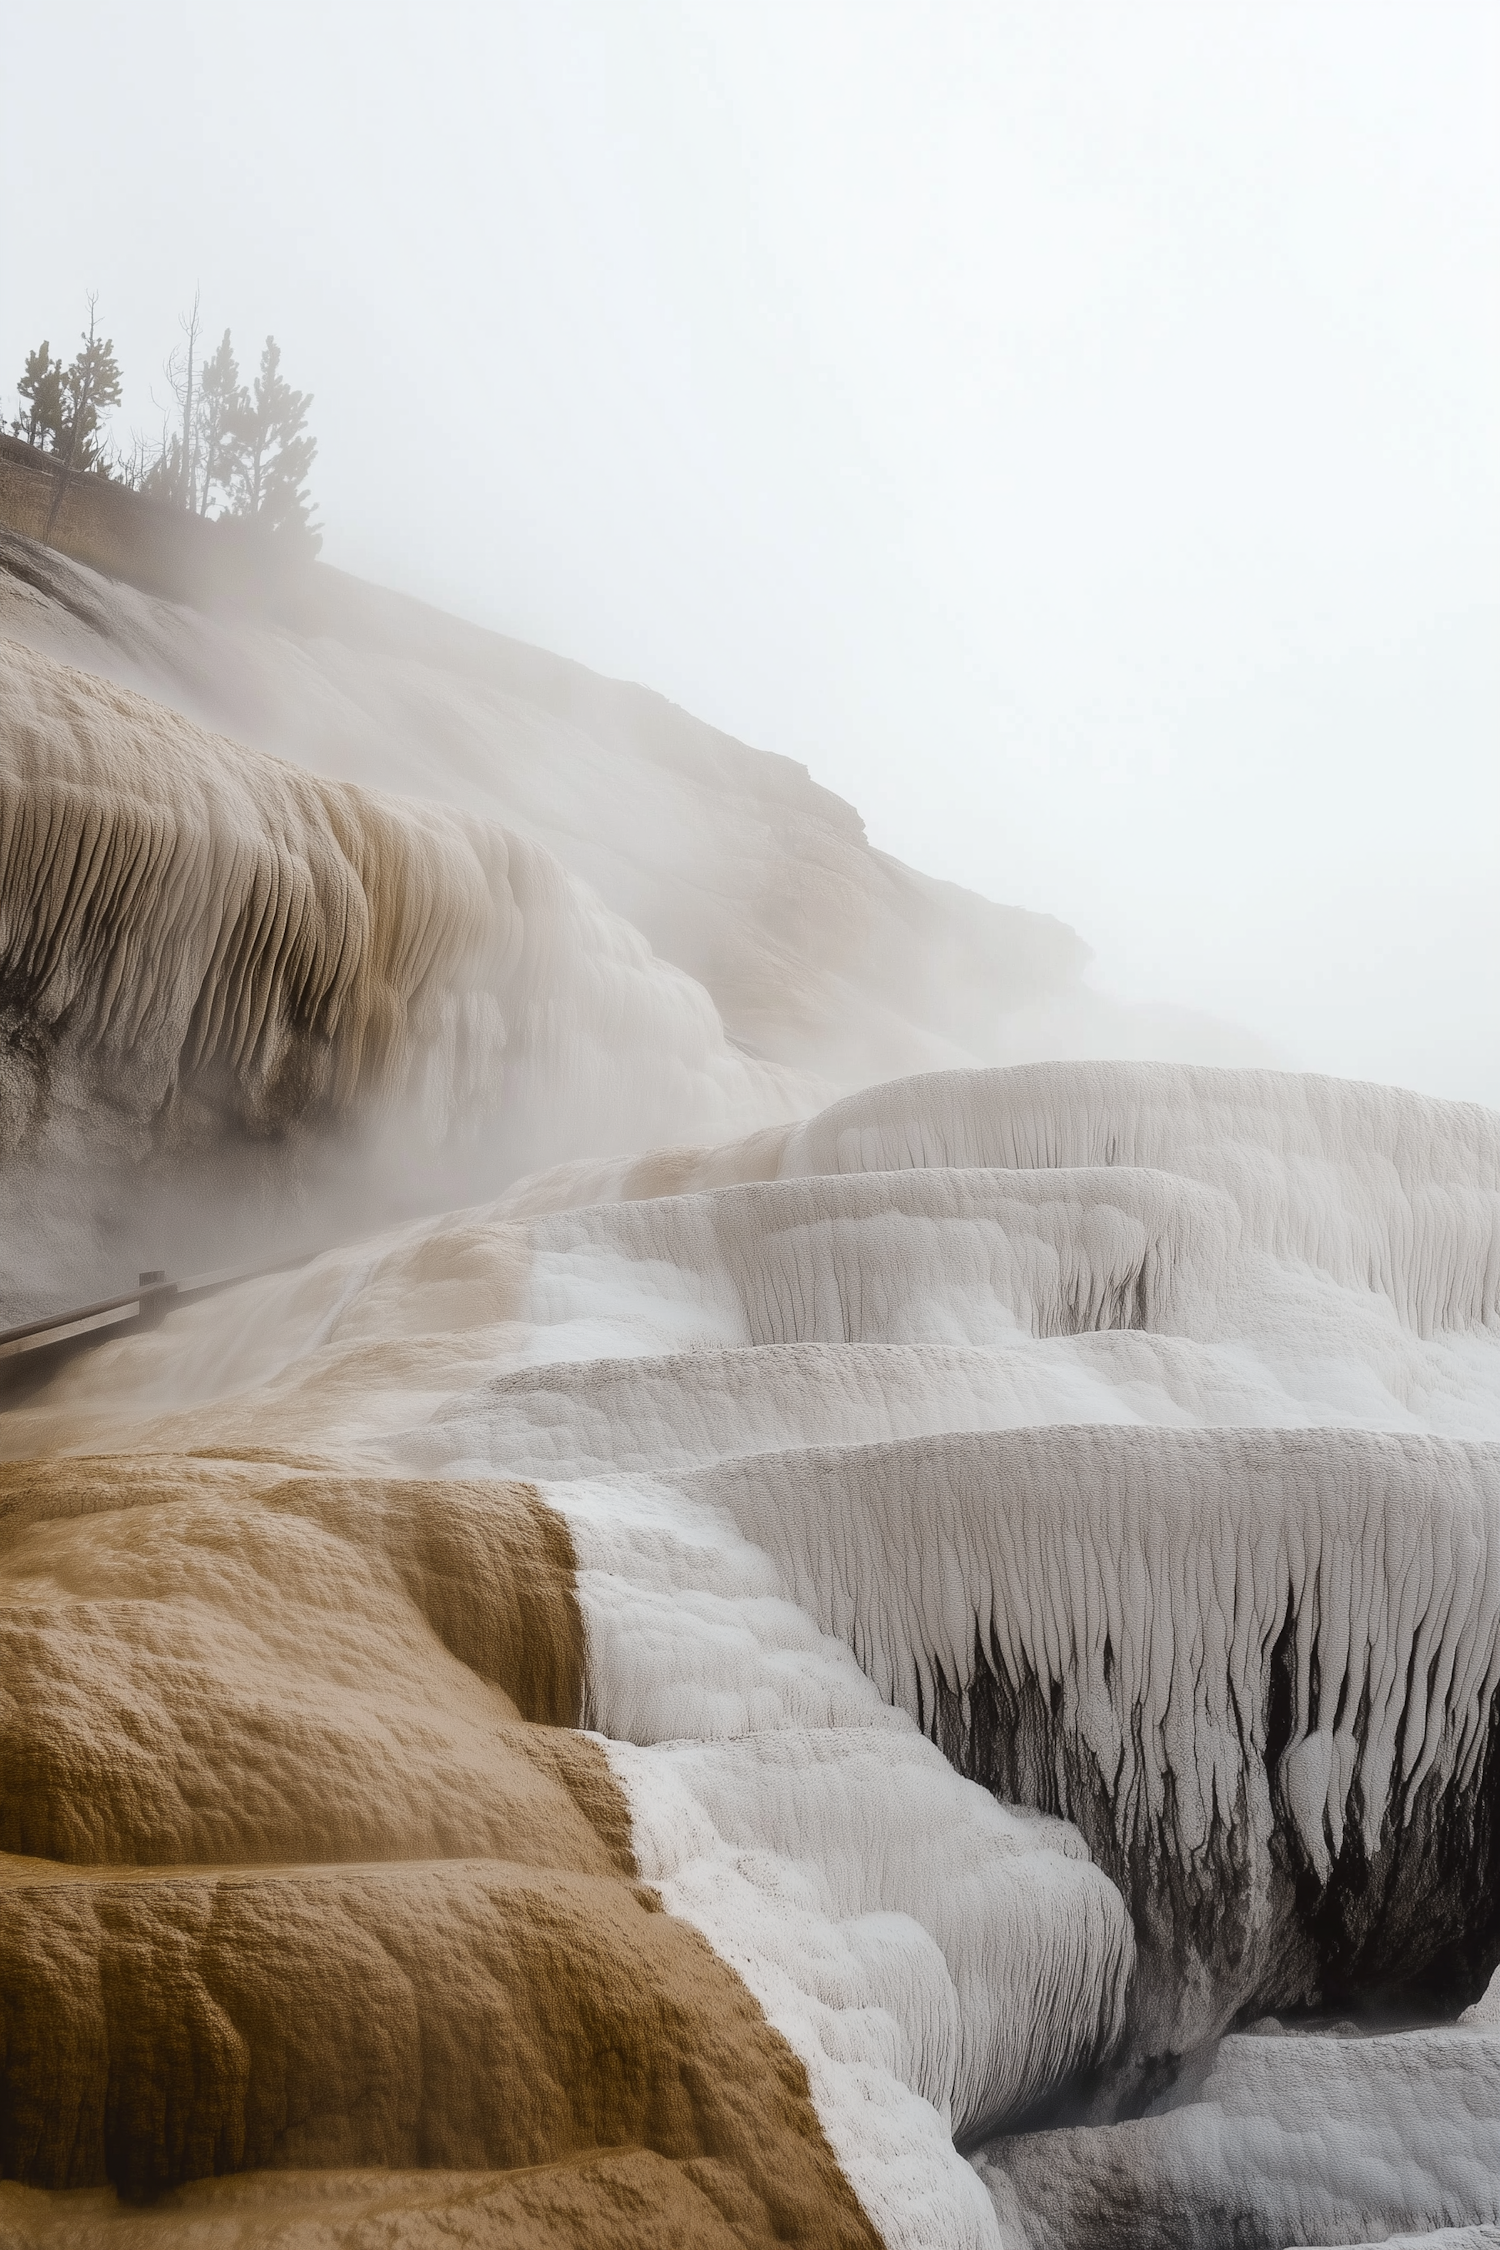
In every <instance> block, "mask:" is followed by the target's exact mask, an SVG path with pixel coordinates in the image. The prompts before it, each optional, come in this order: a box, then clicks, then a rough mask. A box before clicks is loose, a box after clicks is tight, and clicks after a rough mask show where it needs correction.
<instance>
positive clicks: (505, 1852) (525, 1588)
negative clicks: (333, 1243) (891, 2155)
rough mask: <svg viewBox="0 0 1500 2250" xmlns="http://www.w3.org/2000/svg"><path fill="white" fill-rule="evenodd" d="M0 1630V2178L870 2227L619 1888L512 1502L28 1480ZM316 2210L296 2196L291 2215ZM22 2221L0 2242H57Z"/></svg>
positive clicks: (299, 1468)
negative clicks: (228, 2176)
mask: <svg viewBox="0 0 1500 2250" xmlns="http://www.w3.org/2000/svg"><path fill="white" fill-rule="evenodd" d="M0 1635H3V1640H4V1659H3V1666H0V1673H3V1678H4V1682H5V1699H4V1709H3V1720H0V1736H3V1748H0V1774H3V1782H0V1843H3V1847H4V1852H5V1855H6V1856H5V1857H4V1858H3V1859H0V2011H3V2038H0V2057H3V2060H0V2166H3V2170H4V2173H5V2175H6V2176H7V2177H8V2178H9V2179H11V2180H13V2181H18V2182H21V2183H27V2184H30V2185H32V2186H35V2187H44V2188H51V2189H74V2188H90V2187H97V2186H99V2185H102V2184H103V2183H105V2182H109V2183H110V2184H112V2185H113V2186H114V2187H115V2188H116V2189H118V2190H119V2191H120V2193H121V2194H122V2195H123V2196H124V2197H125V2198H126V2199H127V2200H131V2199H134V2200H137V2201H138V2200H139V2199H141V2198H143V2197H144V2198H150V2197H154V2196H156V2195H158V2194H160V2193H162V2192H163V2191H165V2190H170V2189H173V2188H175V2187H176V2186H177V2185H178V2184H179V2183H182V2182H185V2181H191V2180H195V2179H201V2178H205V2177H211V2176H212V2175H214V2174H217V2173H224V2172H239V2171H244V2170H248V2169H255V2168H263V2167H267V2166H270V2167H274V2168H276V2169H278V2170H284V2169H287V2168H290V2169H292V2170H294V2171H296V2170H303V2171H305V2170H306V2169H307V2168H309V2167H313V2168H317V2169H319V2170H321V2169H325V2168H332V2169H333V2170H335V2171H337V2170H338V2169H339V2168H341V2167H342V2168H345V2169H347V2168H348V2167H351V2166H352V2167H364V2168H368V2167H372V2166H378V2167H383V2168H391V2169H394V2170H395V2171H397V2172H400V2171H401V2170H403V2169H408V2170H409V2169H411V2168H413V2167H423V2168H427V2167H436V2168H438V2169H439V2170H440V2171H441V2170H447V2171H454V2170H458V2171H467V2172H473V2171H480V2172H482V2171H484V2170H485V2169H487V2168H496V2167H500V2168H507V2169H513V2168H523V2169H525V2168H532V2167H539V2166H540V2167H546V2168H548V2169H546V2170H544V2171H541V2172H536V2171H531V2172H530V2173H529V2176H528V2177H527V2178H525V2179H524V2180H520V2181H513V2182H509V2183H507V2182H499V2181H491V2182H485V2181H483V2180H479V2181H476V2180H473V2179H469V2178H465V2179H462V2180H459V2181H456V2182H453V2183H451V2184H450V2185H449V2186H448V2187H447V2188H446V2189H445V2187H444V2185H443V2183H441V2182H438V2183H435V2185H434V2187H432V2188H424V2189H422V2190H421V2191H420V2192H419V2191H417V2190H416V2189H415V2188H411V2187H409V2188H408V2189H407V2190H406V2191H405V2193H406V2199H407V2201H408V2203H410V2204H411V2205H412V2206H413V2207H414V2209H413V2211H411V2212H409V2213H408V2215H407V2217H406V2218H404V2219H402V2220H401V2221H400V2222H399V2223H400V2226H401V2228H402V2232H401V2233H400V2235H399V2239H401V2240H406V2241H412V2242H422V2241H425V2240H429V2239H430V2240H432V2241H436V2240H438V2239H439V2237H440V2236H441V2239H443V2240H445V2241H446V2240H449V2239H452V2236H451V2235H449V2234H448V2233H446V2232H444V2231H443V2230H444V2228H445V2227H446V2225H447V2218H446V2212H447V2210H448V2207H449V2205H450V2204H451V2205H452V2206H453V2208H454V2209H456V2210H457V2211H458V2212H459V2214H460V2220H459V2222H458V2223H460V2224H463V2223H467V2222H466V2221H465V2220H464V2219H463V2217H462V2214H464V2213H466V2212H467V2213H469V2214H470V2215H471V2216H472V2217H473V2218H474V2223H475V2224H476V2225H478V2224H482V2225H484V2226H490V2227H500V2226H501V2225H502V2224H503V2225H504V2226H505V2227H506V2229H507V2230H510V2231H507V2233H506V2235H505V2237H504V2238H505V2239H507V2240H515V2241H517V2242H519V2243H530V2242H537V2243H549V2244H561V2243H563V2242H578V2243H581V2244H593V2243H595V2242H600V2243H614V2242H618V2241H619V2240H621V2233H620V2229H621V2227H622V2226H629V2225H630V2224H631V2219H630V2214H631V2213H632V2211H634V2212H636V2213H639V2211H640V2209H641V2205H642V2202H643V2199H644V2198H645V2197H646V2196H647V2195H649V2199H650V2202H651V2205H652V2207H653V2209H658V2210H659V2211H660V2214H661V2224H662V2225H663V2226H666V2227H669V2226H671V2225H673V2224H674V2223H675V2224H677V2225H678V2227H679V2230H680V2232H682V2233H683V2234H684V2235H685V2236H686V2237H687V2238H691V2235H692V2233H693V2232H694V2231H695V2230H696V2231H698V2232H699V2233H700V2235H701V2239H704V2240H707V2241H714V2240H724V2241H726V2242H727V2241H734V2242H737V2243H744V2244H752V2243H759V2242H766V2243H769V2242H772V2241H778V2242H780V2241H795V2242H802V2243H805V2244H807V2245H809V2246H811V2245H815V2244H816V2245H821V2244H824V2243H831V2242H838V2243H847V2244H850V2245H855V2244H867V2243H872V2242H873V2241H874V2239H875V2238H874V2236H873V2234H872V2232H871V2229H870V2227H869V2225H868V2222H867V2221H866V2220H865V2219H864V2218H863V2216H862V2215H861V2213H860V2211H859V2207H858V2205H857V2203H856V2202H855V2200H854V2197H853V2195H852V2194H851V2192H850V2190H849V2188H848V2186H847V2183H846V2182H845V2181H844V2179H843V2178H842V2176H841V2174H840V2172H839V2170H838V2167H837V2165H836V2164H835V2163H834V2161H833V2158H832V2156H831V2155H830V2153H829V2150H828V2147H827V2144H826V2142H825V2140H824V2138H823V2135H822V2133H821V2131H820V2129H819V2126H818V2121H817V2118H816V2115H815V2113H814V2111H813V2108H812V2105H811V2103H810V2101H809V2099H808V2092H807V2081H806V2075H805V2072H804V2071H803V2069H802V2066H801V2065H800V2063H798V2062H797V2060H796V2059H795V2058H794V2056H793V2055H792V2053H791V2052H790V2050H789V2049H788V2048H787V2047H786V2045H785V2043H784V2042H783V2041H782V2040H780V2039H779V2038H778V2037H777V2036H776V2034H775V2033H774V2032H773V2031H772V2030H771V2029H770V2028H769V2027H768V2025H767V2024H766V2022H765V2020H764V2017H763V2016H762V2014H761V2012H760V2010H759V2009H758V2008H757V2007H756V2005H755V2003H754V2001H753V2000H752V1999H751V1997H750V1995H749V1994H748V1993H747V1992H746V1991H745V1990H744V1988H743V1986H742V1985H741V1984H740V1983H739V1980H738V1979H737V1978H736V1977H735V1975H734V1973H733V1972H732V1970H731V1969H729V1968H728V1967H727V1966H726V1965H725V1964H724V1963H723V1962H722V1961H721V1960H720V1959H719V1958H718V1957H717V1956H716V1955H715V1954H714V1953H713V1952H712V1950H711V1949H710V1948H709V1947H708V1946H707V1945H706V1944H705V1943H704V1942H703V1940H702V1938H701V1937H699V1936H698V1935H697V1933H696V1932H694V1931H693V1930H691V1929H690V1928H689V1927H688V1926H687V1924H686V1923H684V1922H682V1921H681V1920H678V1919H676V1918H674V1917H672V1916H670V1915H667V1914H664V1913H663V1912H662V1911H661V1909H660V1904H659V1901H658V1899H657V1897H656V1895H655V1893H653V1892H652V1891H650V1890H648V1889H647V1888H645V1887H644V1886H643V1885H641V1884H640V1883H639V1881H638V1880H636V1879H635V1867H634V1862H633V1858H632V1854H631V1848H630V1842H629V1815H628V1810H627V1807H626V1804H625V1800H624V1798H623V1796H622V1794H621V1792H620V1790H619V1787H618V1785H617V1783H616V1782H615V1781H614V1779H613V1777H612V1775H611V1772H610V1769H609V1766H608V1764H607V1762H606V1760H605V1757H604V1755H603V1753H602V1751H601V1749H600V1747H599V1746H598V1745H597V1743H596V1742H595V1741H593V1740H592V1739H591V1738H589V1737H587V1736H585V1735H583V1734H580V1733H579V1732H577V1731H576V1722H577V1719H578V1717H579V1715H580V1711H581V1706H582V1700H583V1693H584V1676H583V1671H584V1648H583V1629H582V1623H581V1619H580V1616H579V1612H578V1607H577V1602H576V1596H575V1593H574V1570H573V1557H572V1551H571V1544H570V1541H569V1537H568V1533H567V1531H566V1528H565V1526H564V1525H563V1523H562V1522H561V1520H560V1519H559V1518H558V1517H557V1516H556V1514H555V1513H553V1512H552V1511H551V1510H549V1509H548V1508H546V1507H545V1506H544V1505H543V1504H542V1502H541V1501H540V1500H539V1498H538V1496H537V1494H536V1492H535V1491H534V1490H533V1489H531V1488H529V1487H527V1486H524V1485H515V1484H506V1485H495V1484H494V1483H490V1484H489V1485H487V1486H486V1487H484V1488H483V1489H482V1490H479V1489H476V1488H474V1487H471V1486H465V1485H463V1484H461V1483H456V1482H453V1481H444V1482H441V1483H422V1482H413V1481H410V1480H397V1479H384V1480H381V1479H374V1478H370V1477H358V1476H350V1475H348V1474H340V1473H338V1472H337V1471H336V1470H333V1469H331V1468H329V1467H328V1466H327V1465H326V1464H316V1463H314V1464H308V1463H304V1462H297V1461H284V1462H283V1461H276V1460H270V1459H251V1460H244V1459H216V1458H211V1457H202V1456H199V1457H193V1456H187V1455H179V1456H152V1457H137V1458H134V1459H128V1458H127V1459H115V1460H109V1459H92V1460H86V1461H69V1462H66V1463H62V1462H56V1463H35V1464H24V1465H22V1466H19V1467H17V1468H13V1469H11V1470H9V1471H8V1472H6V1474H5V1477H4V1480H3V1485H0ZM611 2150H615V2151H619V2152H622V2153H621V2154H620V2155H619V2156H618V2157H616V2158H615V2159H613V2160H611V2159H610V2158H609V2157H608V2156H607V2155H601V2152H608V2151H611ZM640 2152H650V2156H651V2157H654V2158H655V2159H656V2161H655V2162H654V2163H653V2162H651V2161H650V2157H648V2156H643V2155H642V2153H640ZM580 2158H586V2159H589V2160H590V2161H587V2162H583V2163H579V2162H577V2161H576V2160H577V2159H580ZM643 2183H644V2184H643ZM349 2192H350V2193H351V2195H352V2199H353V2202H354V2205H355V2206H356V2209H357V2207H358V2206H359V2204H360V2202H361V2200H363V2201H364V2202H365V2203H367V2204H368V2203H370V2202H371V2201H375V2202H378V2200H379V2197H380V2194H381V2193H382V2192H383V2191H382V2190H380V2189H379V2188H377V2187H376V2186H374V2185H373V2184H365V2185H363V2186H361V2187H360V2188H358V2189H351V2190H350V2191H349ZM391 2193H392V2196H393V2200H394V2208H395V2209H396V2210H397V2211H398V2212H399V2211H400V2210H401V2207H402V2193H401V2190H400V2186H399V2183H393V2186H392V2189H391ZM320 2197H321V2190H320V2189H319V2188H317V2187H316V2186H315V2187H313V2188H312V2189H310V2190H307V2191H305V2192H304V2193H303V2194H302V2195H301V2196H299V2197H295V2198H294V2200H293V2210H294V2212H300V2213H301V2214H302V2220H303V2221H305V2222H306V2223H307V2224H309V2225H312V2226H314V2227H317V2226H318V2225H321V2224H322V2223H323V2221H324V2218H325V2216H326V2214H323V2213H320V2211H319V2203H320ZM278 2200H279V2196H278V2193H277V2192H276V2191H272V2192H271V2193H270V2195H269V2197H268V2207H269V2208H270V2209H271V2211H272V2212H273V2213H274V2210H275V2207H276V2205H277V2202H278ZM423 2204H426V2205H427V2206H429V2207H431V2206H433V2205H436V2215H432V2214H431V2212H429V2219H428V2220H427V2221H423V2219H422V2218H421V2209H420V2207H421V2206H422V2205H423ZM309 2207H310V2208H309ZM34 2208H35V2207H34V2206H32V2205H30V2204H27V2203H25V2202H24V2201H21V2202H17V2201H16V2200H15V2199H12V2201H11V2203H10V2205H9V2206H8V2207H7V2206H6V2205H4V2204H0V2225H4V2224H5V2223H7V2222H9V2223H10V2224H11V2225H12V2226H13V2227H14V2228H15V2229H16V2230H18V2231H17V2239H19V2240H22V2241H25V2240H30V2239H33V2233H32V2230H33V2229H40V2230H41V2231H40V2233H38V2234H37V2235H36V2236H35V2238H36V2239H40V2240H51V2239H60V2240H72V2239H78V2237H76V2236H75V2235H74V2234H73V2233H72V2232H71V2231H70V2227H71V2222H70V2221H69V2219H68V2212H69V2210H70V2208H71V2206H69V2205H68V2204H67V2203H66V2202H63V2203H58V2202H56V2201H53V2202H50V2203H48V2204H46V2205H44V2206H41V2207H40V2208H41V2213H42V2215H41V2216H39V2217H36V2216H32V2215H30V2214H31V2213H32V2212H33V2210H34ZM85 2208H86V2209H90V2210H93V2209H96V2208H97V2207H96V2206H94V2205H86V2206H85ZM195 2208H196V2206H194V2205H193V2204H192V2203H191V2202H189V2204H188V2205H187V2206H186V2207H185V2209H186V2210H187V2211H188V2212H191V2211H193V2210H194V2209H195ZM208 2208H209V2209H210V2210H211V2209H212V2208H213V2207H212V2206H211V2205H210V2206H209V2207H208ZM227 2208H230V2209H233V2210H235V2211H237V2212H238V2213H239V2215H240V2217H241V2219H243V2220H244V2223H246V2224H252V2225H253V2226H254V2227H255V2228H256V2229H258V2228H259V2224H260V2222H258V2221H255V2220H254V2211H255V2203H254V2199H253V2198H252V2199H251V2201H250V2203H249V2204H248V2205H247V2203H246V2202H245V2200H244V2199H243V2198H241V2200H240V2201H239V2203H238V2204H237V2205H232V2206H228V2207H227ZM247 2211H248V2212H249V2214H250V2217H249V2218H246V2217H245V2214H246V2213H247ZM283 2215H285V2214H283ZM79 2223H80V2225H81V2224H83V2221H82V2220H80V2222H79ZM90 2223H91V2224H92V2223H97V2224H99V2225H100V2226H106V2225H107V2213H104V2212H100V2213H99V2215H98V2217H97V2221H91V2222H90ZM175 2223H176V2222H175V2221H174V2224H175ZM186 2223H187V2222H186V2220H185V2219H184V2221H183V2224H184V2225H186ZM205 2223H206V2222H205ZM265 2223H266V2225H267V2226H271V2225H274V2224H276V2223H279V2222H277V2221H276V2220H275V2219H274V2217H273V2218H268V2219H267V2221H266V2222H265ZM299 2223H301V2222H299ZM351 2223H352V2222H351ZM652 2223H653V2224H654V2223H655V2222H652ZM58 2229H61V2230H62V2231H61V2233H58V2232H57V2230H58ZM258 2238H259V2239H265V2238H266V2237H264V2236H262V2235H258ZM653 2238H654V2237H653V2236H652V2234H651V2231H650V2228H649V2227H648V2228H647V2230H646V2232H645V2233H644V2234H642V2233H637V2232H631V2233H630V2234H629V2236H628V2239H630V2240H650V2239H653ZM294 2239H296V2240H299V2241H301V2240H308V2241H310V2240H312V2239H313V2237H312V2235H309V2234H306V2233H302V2234H297V2235H295V2236H294ZM319 2239H326V2237H322V2236H320V2237H319ZM339 2239H343V2240H357V2239H360V2237H359V2236H358V2234H357V2233H356V2234H354V2235H350V2234H348V2233H347V2232H346V2233H345V2234H343V2235H341V2236H340V2237H339ZM663 2239H670V2237H663Z"/></svg>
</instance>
